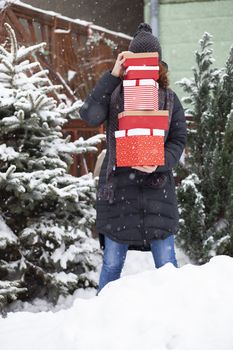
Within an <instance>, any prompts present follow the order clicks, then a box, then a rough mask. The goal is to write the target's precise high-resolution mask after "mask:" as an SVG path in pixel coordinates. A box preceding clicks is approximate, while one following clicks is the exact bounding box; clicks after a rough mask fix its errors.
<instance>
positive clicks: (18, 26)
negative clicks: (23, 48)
mask: <svg viewBox="0 0 233 350" xmlns="http://www.w3.org/2000/svg"><path fill="white" fill-rule="evenodd" d="M6 11H7V16H8V17H9V19H10V21H11V22H12V24H13V28H14V29H15V30H16V31H17V34H18V35H20V36H21V38H22V41H23V42H28V43H29V42H30V35H29V33H28V32H27V31H26V30H25V28H24V26H23V25H22V24H21V23H20V21H19V19H18V17H17V16H16V15H15V14H14V12H13V11H12V9H11V7H8V8H7V10H6Z"/></svg>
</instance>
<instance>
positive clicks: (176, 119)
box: [156, 94, 187, 172]
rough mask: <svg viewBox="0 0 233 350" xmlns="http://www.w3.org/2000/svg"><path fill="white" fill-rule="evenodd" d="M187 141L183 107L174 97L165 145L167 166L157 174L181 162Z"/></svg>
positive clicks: (160, 167) (162, 167)
mask: <svg viewBox="0 0 233 350" xmlns="http://www.w3.org/2000/svg"><path fill="white" fill-rule="evenodd" d="M186 141H187V129H186V120H185V115H184V110H183V107H182V105H181V103H180V100H179V99H178V97H177V96H176V94H175V96H174V111H173V114H172V119H171V125H170V129H169V133H168V137H167V140H166V143H165V165H163V166H158V168H157V169H156V172H165V171H169V170H172V168H173V167H174V166H175V165H176V164H177V163H178V162H179V160H180V157H181V155H182V152H183V150H184V147H185V144H186Z"/></svg>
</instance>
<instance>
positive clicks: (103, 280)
mask: <svg viewBox="0 0 233 350" xmlns="http://www.w3.org/2000/svg"><path fill="white" fill-rule="evenodd" d="M150 247H151V252H152V255H153V259H154V263H155V267H156V268H159V267H161V266H163V265H165V264H166V263H168V262H170V263H172V264H173V265H174V266H175V267H178V266H177V261H176V254H175V243H174V235H171V236H169V237H167V238H166V239H155V240H153V241H151V242H150ZM127 250H128V244H124V243H117V242H115V241H113V240H111V239H110V238H108V237H107V236H105V249H104V258H103V266H102V269H101V273H100V279H99V289H98V292H99V291H100V290H101V289H102V288H103V287H104V286H105V285H106V284H107V283H108V282H111V281H115V280H117V279H118V278H120V275H121V271H122V268H123V266H124V262H125V258H126V254H127Z"/></svg>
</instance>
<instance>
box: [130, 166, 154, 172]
mask: <svg viewBox="0 0 233 350" xmlns="http://www.w3.org/2000/svg"><path fill="white" fill-rule="evenodd" d="M157 167H158V166H157V165H155V166H147V165H144V166H132V168H133V169H136V170H140V171H144V172H146V173H153V171H155V170H156V169H157Z"/></svg>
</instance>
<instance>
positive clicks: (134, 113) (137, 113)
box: [118, 110, 169, 118]
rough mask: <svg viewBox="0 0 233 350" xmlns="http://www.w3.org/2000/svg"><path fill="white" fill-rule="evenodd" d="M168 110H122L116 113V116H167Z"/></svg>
mask: <svg viewBox="0 0 233 350" xmlns="http://www.w3.org/2000/svg"><path fill="white" fill-rule="evenodd" d="M168 114H169V112H168V110H158V111H123V112H121V113H119V114H118V118H122V117H127V116H130V117H137V116H147V117H150V116H151V117H156V116H158V117H168Z"/></svg>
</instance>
